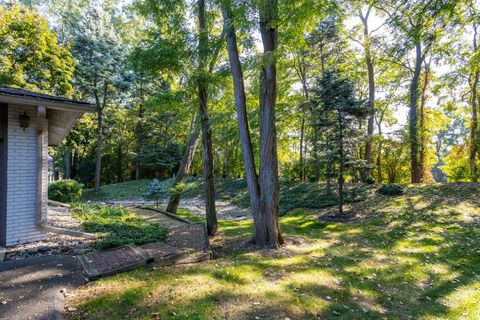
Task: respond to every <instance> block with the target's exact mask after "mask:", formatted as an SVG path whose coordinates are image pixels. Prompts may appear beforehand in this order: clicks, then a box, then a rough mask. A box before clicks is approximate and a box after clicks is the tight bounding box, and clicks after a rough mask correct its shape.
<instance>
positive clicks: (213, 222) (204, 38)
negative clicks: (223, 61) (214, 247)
mask: <svg viewBox="0 0 480 320" xmlns="http://www.w3.org/2000/svg"><path fill="white" fill-rule="evenodd" d="M198 27H199V40H198V52H199V79H198V106H199V112H198V113H199V116H200V124H201V127H202V147H203V177H204V184H205V208H206V216H207V231H208V235H210V236H212V235H215V234H216V233H217V228H218V222H217V214H216V211H215V185H214V183H213V148H212V130H211V129H210V121H209V118H208V107H207V100H208V97H207V80H206V79H205V75H204V73H205V72H206V70H205V62H206V60H207V57H208V34H207V28H206V21H205V0H198Z"/></svg>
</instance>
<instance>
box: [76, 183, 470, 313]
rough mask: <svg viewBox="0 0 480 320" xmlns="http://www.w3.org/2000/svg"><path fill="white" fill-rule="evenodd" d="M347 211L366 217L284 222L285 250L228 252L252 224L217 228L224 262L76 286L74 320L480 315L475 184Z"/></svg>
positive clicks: (379, 200)
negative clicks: (347, 220)
mask: <svg viewBox="0 0 480 320" xmlns="http://www.w3.org/2000/svg"><path fill="white" fill-rule="evenodd" d="M351 209H353V210H356V211H358V212H363V213H365V214H366V216H367V218H365V219H364V220H362V221H360V222H358V223H355V224H342V223H339V224H327V223H320V222H318V220H317V215H318V214H319V212H322V211H321V210H311V209H310V210H307V209H301V208H297V209H295V210H293V211H291V212H290V213H289V214H288V215H286V216H284V217H282V218H281V219H280V224H281V228H282V231H283V234H284V236H285V237H286V239H287V245H286V246H284V247H282V248H281V249H280V250H278V251H268V250H259V251H257V250H253V249H252V248H249V247H242V246H236V245H232V244H240V243H243V242H244V241H247V240H248V239H249V238H250V237H251V230H252V223H251V222H250V221H240V222H233V221H221V222H220V231H221V233H222V234H221V236H219V237H218V238H217V239H216V240H215V243H216V244H217V247H218V248H221V249H220V252H219V253H218V254H219V255H220V257H219V258H218V259H216V260H214V261H211V262H205V263H201V264H197V265H194V266H187V267H182V268H160V269H157V270H152V269H141V270H137V271H134V272H130V273H126V274H121V275H117V276H114V277H111V278H107V279H102V280H100V281H97V282H96V283H94V284H93V285H90V286H86V287H83V288H80V289H79V290H76V292H75V295H76V296H75V298H74V300H73V301H72V302H71V303H70V305H71V306H74V307H76V308H78V310H77V311H76V312H75V313H73V314H72V315H70V317H71V318H72V319H152V318H158V319H256V317H257V318H259V319H285V318H286V317H289V318H290V319H317V318H318V319H478V318H479V317H480V308H478V305H480V252H479V250H480V237H479V228H480V191H479V186H478V184H477V185H473V184H448V185H439V184H437V185H431V186H425V185H423V186H415V187H408V188H406V190H405V194H404V195H402V196H397V197H386V196H374V197H372V198H370V199H369V200H368V201H364V202H358V203H354V204H352V205H351ZM182 215H184V216H188V213H187V212H183V213H182ZM218 243H221V244H222V245H221V246H218Z"/></svg>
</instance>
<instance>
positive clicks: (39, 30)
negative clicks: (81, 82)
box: [0, 4, 74, 96]
mask: <svg viewBox="0 0 480 320" xmlns="http://www.w3.org/2000/svg"><path fill="white" fill-rule="evenodd" d="M73 70H74V60H73V57H72V54H71V53H70V51H69V47H68V46H64V45H61V44H59V41H58V38H57V34H56V33H55V32H53V31H51V30H50V28H49V26H48V23H47V20H46V19H45V18H43V17H42V16H41V15H40V14H39V13H38V12H37V11H36V10H34V9H30V8H27V7H25V6H23V5H20V4H11V5H0V83H2V85H7V86H14V87H20V88H24V89H28V90H33V91H38V92H43V93H50V94H54V95H63V96H71V95H72V93H73V89H72V84H71V83H70V80H71V78H72V75H73Z"/></svg>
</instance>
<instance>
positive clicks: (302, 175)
mask: <svg viewBox="0 0 480 320" xmlns="http://www.w3.org/2000/svg"><path fill="white" fill-rule="evenodd" d="M304 136H305V112H304V111H302V123H301V125H300V159H299V161H300V181H305V164H304V162H305V161H304V160H303V148H304V147H303V141H304Z"/></svg>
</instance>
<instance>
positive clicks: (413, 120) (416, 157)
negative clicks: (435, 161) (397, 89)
mask: <svg viewBox="0 0 480 320" xmlns="http://www.w3.org/2000/svg"><path fill="white" fill-rule="evenodd" d="M422 62H423V56H422V47H421V43H418V44H417V45H416V56H415V70H414V73H413V78H412V82H411V84H410V110H409V119H408V121H409V127H408V128H409V135H410V161H411V181H412V183H420V182H421V178H422V170H421V162H420V141H419V134H418V120H419V119H418V96H419V91H420V88H419V84H420V73H421V70H422Z"/></svg>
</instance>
